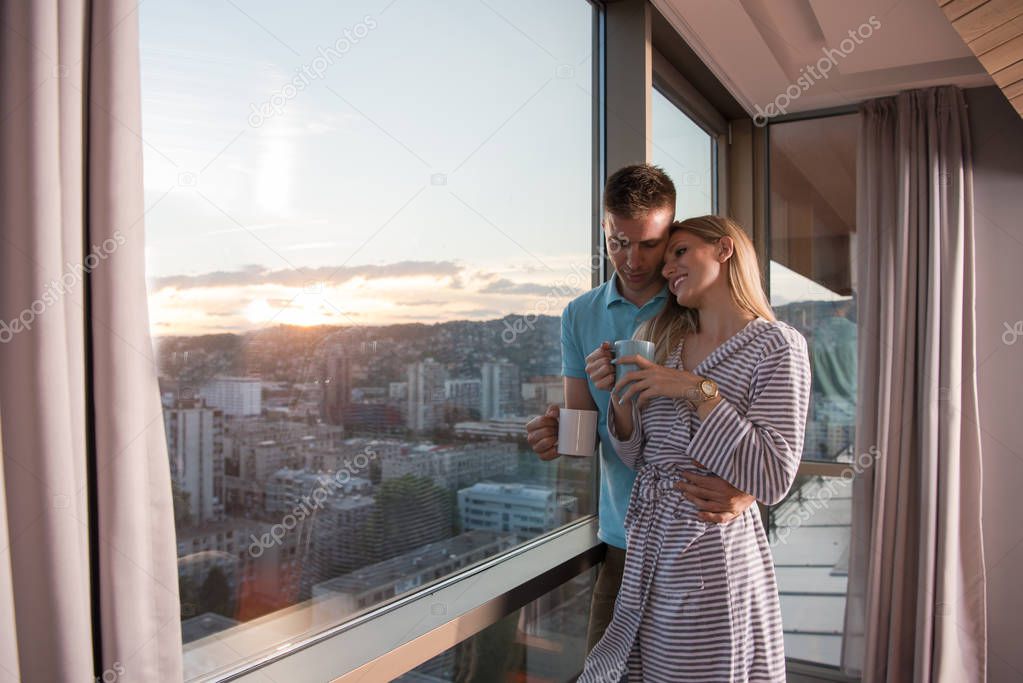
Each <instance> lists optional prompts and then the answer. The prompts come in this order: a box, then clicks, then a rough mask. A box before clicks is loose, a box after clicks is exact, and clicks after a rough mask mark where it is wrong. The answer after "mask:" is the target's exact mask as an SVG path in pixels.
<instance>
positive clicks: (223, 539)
mask: <svg viewBox="0 0 1023 683" xmlns="http://www.w3.org/2000/svg"><path fill="white" fill-rule="evenodd" d="M591 11H592V10H591V8H590V6H589V5H588V4H587V3H586V2H583V1H582V0H562V1H561V2H546V1H545V2H540V1H536V2H525V3H522V2H510V1H509V2H502V1H498V0H495V1H494V2H488V3H480V2H469V1H466V2H455V3H446V4H443V5H439V4H436V3H417V2H407V3H406V2H392V1H389V0H380V1H378V2H345V3H303V4H301V5H298V6H293V5H283V4H280V3H272V2H225V3H212V4H211V3H207V2H198V1H192V2H177V3H144V4H143V5H142V6H141V8H140V13H141V32H142V45H141V55H142V77H143V78H142V85H143V124H144V125H143V137H144V141H145V188H146V202H147V206H148V207H149V208H148V212H147V214H146V224H147V225H146V228H147V239H148V242H147V259H148V263H147V267H148V272H149V273H150V295H149V304H150V319H151V324H152V330H153V335H154V337H155V339H156V345H157V360H158V364H159V374H160V385H161V392H162V396H163V403H164V418H165V424H166V427H167V443H168V451H169V458H170V462H169V465H170V468H171V472H172V478H173V484H174V494H175V514H176V520H177V545H178V557H179V585H180V590H181V600H182V606H181V618H182V626H183V632H184V639H185V641H186V643H185V649H186V653H185V654H186V656H185V662H186V677H194V676H198V675H202V674H206V673H209V672H211V671H215V670H219V669H223V668H224V667H229V666H232V665H235V664H237V663H239V662H240V661H244V660H246V659H248V658H252V657H255V656H257V655H260V654H263V653H265V652H266V650H267V648H270V649H273V648H275V647H278V646H282V645H283V644H285V643H288V642H293V641H294V640H295V639H296V638H300V637H302V636H303V635H307V634H308V633H310V632H314V631H316V630H317V629H322V628H323V627H325V626H328V625H330V624H332V623H337V622H338V621H341V620H345V619H346V618H349V617H351V616H352V615H354V614H356V613H358V612H361V611H365V610H367V609H369V608H372V607H374V606H378V605H380V604H382V603H383V602H386V601H388V600H391V599H393V598H395V597H396V596H398V595H401V594H403V593H407V592H409V591H412V590H415V589H417V588H420V587H422V586H424V585H427V584H429V583H431V582H434V581H436V580H437V579H439V578H441V577H444V576H446V575H448V574H450V573H452V572H457V571H459V570H461V569H463V568H465V567H466V566H469V565H471V564H474V563H476V562H478V561H480V560H482V559H484V558H487V557H490V556H493V555H494V554H497V553H501V552H503V551H505V550H507V549H509V548H511V547H513V546H515V545H517V544H520V543H522V542H523V541H525V540H527V539H530V538H533V537H535V536H537V535H539V534H543V533H545V532H547V531H549V530H552V529H555V528H557V527H559V526H561V525H563V524H564V523H566V522H568V521H571V520H573V519H576V518H578V517H579V516H581V515H585V514H590V513H593V512H595V506H596V503H595V501H594V500H593V497H592V494H591V492H592V490H593V475H594V472H593V471H592V468H591V462H590V461H588V460H585V459H569V458H561V459H559V461H555V462H554V463H549V464H546V463H541V462H539V461H538V460H537V459H536V457H535V456H534V455H533V454H532V452H531V451H530V450H528V448H527V447H526V446H525V444H524V442H523V441H522V440H521V437H522V435H523V434H524V430H523V425H524V423H525V421H526V416H527V415H530V414H535V413H538V412H541V411H542V410H543V409H544V408H545V406H546V405H547V404H548V403H560V402H561V400H562V396H561V379H560V376H559V375H560V346H559V321H558V317H557V316H558V315H559V313H560V311H561V309H562V308H563V306H564V304H565V303H567V301H568V300H569V299H571V298H572V297H574V296H576V295H577V294H579V293H580V292H582V291H584V290H585V289H588V288H589V287H590V284H591V277H592V272H593V268H594V267H595V266H596V265H597V264H596V263H594V262H593V260H592V259H591V257H590V254H591V233H592V226H591V224H590V221H591V209H592V196H591V188H592V184H593V180H592V174H593V169H592V167H591V166H592V162H591V159H592V156H593V155H592V131H591V121H592V107H593V97H592V95H591V94H590V93H593V92H594V88H593V86H592V82H591V73H592V69H591V63H590V59H591V54H590V53H591V46H592V15H591ZM314 603H315V604H314ZM314 607H315V609H314ZM268 624H271V625H272V626H271V627H270V628H268V627H267V625H268ZM250 626H252V627H257V626H258V628H260V629H261V631H260V633H261V634H264V635H265V634H267V633H270V634H272V635H271V636H270V637H269V638H262V639H254V640H253V641H252V642H253V644H251V646H246V647H247V648H248V649H239V647H238V645H237V644H235V645H231V646H225V645H223V641H221V640H220V637H221V636H223V635H225V633H228V632H235V631H238V630H239V629H246V628H248V627H250ZM237 642H241V641H236V643H237Z"/></svg>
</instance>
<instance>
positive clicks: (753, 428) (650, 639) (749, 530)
mask: <svg viewBox="0 0 1023 683" xmlns="http://www.w3.org/2000/svg"><path fill="white" fill-rule="evenodd" d="M681 351H682V347H681V345H679V347H678V348H677V349H675V352H674V353H673V354H672V356H671V358H669V359H668V362H667V363H666V365H667V366H668V367H673V368H677V367H679V358H680V356H681ZM693 372H694V373H695V374H697V375H700V376H702V377H709V378H710V379H713V380H714V381H715V382H717V383H718V387H719V390H720V392H721V395H722V398H723V400H722V401H721V402H720V403H719V404H718V405H717V406H715V408H714V409H713V410H712V411H711V413H710V414H709V415H708V416H707V418H706V420H703V421H702V422H701V420H700V418H699V416H697V414H696V412H695V411H694V410H693V409H692V407H691V406H690V405H689V404H688V402H686V401H684V400H680V399H669V398H663V397H661V398H655V399H653V400H651V401H650V403H649V404H647V406H646V408H645V409H644V410H643V413H642V415H641V416H640V415H637V414H636V412H638V411H636V412H634V414H633V420H634V424H635V425H636V427H635V429H634V430H633V434H632V437H631V438H630V439H628V440H627V441H621V440H619V439H618V438H617V434H615V431H614V417H613V416H609V418H608V422H609V423H610V424H609V427H610V432H611V437H612V440H613V442H614V444H615V448H616V450H617V451H618V455H619V456H620V457H621V459H622V461H623V462H625V464H626V465H628V466H629V467H631V468H633V469H637V470H638V473H637V477H636V483H635V484H634V486H633V489H632V496H631V498H630V500H629V507H628V511H627V513H626V517H625V528H626V534H627V539H628V551H627V554H626V561H625V574H624V577H623V579H622V586H621V590H620V592H619V594H618V599H617V601H616V602H615V608H614V616H613V618H612V620H611V623H610V625H609V626H608V628H607V631H606V632H605V633H604V637H603V638H602V639H601V640H600V642H599V643H597V645H596V646H595V647H594V648H593V650H592V651H591V652H590V654H589V656H588V657H587V659H586V663H585V667H584V669H583V673H582V676H580V678H579V679H578V680H579V681H580V682H583V683H595V682H598V681H599V682H602V683H617V682H618V681H621V680H627V681H644V682H650V681H654V682H656V681H671V682H672V683H675V682H677V681H685V682H686V683H695V682H698V681H712V682H714V683H719V682H721V681H784V680H785V652H784V643H783V640H782V628H781V607H780V605H779V602H778V588H777V585H776V584H775V578H774V567H773V563H772V559H771V551H770V548H769V546H768V543H767V538H766V535H765V533H764V528H763V526H762V525H761V522H760V516H759V514H758V512H757V507H756V506H755V505H754V506H752V507H751V508H750V509H748V510H746V511H745V512H744V513H743V514H742V515H741V516H739V517H737V518H736V519H734V520H733V521H731V522H729V523H728V524H708V523H705V522H703V521H701V520H700V519H699V517H698V516H697V510H696V508H695V507H694V506H693V504H692V503H690V502H689V501H688V500H686V499H685V498H684V497H683V495H682V493H681V491H679V490H677V489H676V488H675V487H674V485H675V483H676V482H678V481H679V479H680V477H681V476H682V474H683V473H684V472H686V471H691V472H697V473H699V474H713V475H717V476H719V477H721V478H723V479H724V480H726V481H728V482H730V483H731V484H732V485H733V486H735V487H736V488H738V489H740V490H742V491H746V492H748V493H750V494H752V495H754V496H755V497H756V498H757V500H759V501H761V502H763V503H766V504H769V505H771V504H775V503H777V502H779V501H780V500H781V499H782V498H783V497H784V496H785V494H786V492H787V491H788V490H789V487H790V486H791V485H792V481H793V479H794V478H795V474H796V468H797V466H798V465H799V458H800V455H801V453H802V449H803V434H804V430H805V424H806V415H807V410H808V407H809V400H810V362H809V357H808V354H807V345H806V340H805V339H804V338H803V336H802V335H801V334H799V332H797V331H796V330H795V329H794V328H792V327H791V326H789V325H787V324H786V323H783V322H773V321H768V320H765V319H764V318H756V319H755V320H752V321H751V322H750V323H749V324H748V325H747V326H746V327H745V328H743V329H742V330H741V331H740V332H738V333H737V334H736V335H734V336H733V337H731V338H730V339H728V340H727V341H726V342H725V343H724V344H722V345H721V346H719V347H718V348H717V349H715V350H714V351H713V352H712V353H711V354H710V355H709V356H708V357H707V358H706V359H705V360H704V361H703V362H702V363H700V364H699V365H698V366H697V367H696V368H695V369H694V370H693ZM612 400H615V399H614V398H612ZM693 460H696V461H698V462H700V463H702V464H703V465H704V466H705V469H702V468H699V467H697V466H696V465H694V464H693Z"/></svg>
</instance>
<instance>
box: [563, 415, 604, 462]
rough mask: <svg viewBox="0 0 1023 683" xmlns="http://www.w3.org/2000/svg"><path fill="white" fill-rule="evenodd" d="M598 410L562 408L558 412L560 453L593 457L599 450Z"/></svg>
mask: <svg viewBox="0 0 1023 683" xmlns="http://www.w3.org/2000/svg"><path fill="white" fill-rule="evenodd" d="M599 418H600V413H598V412H597V411H596V410H574V409H572V408H561V409H560V410H559V411H558V453H560V454H562V455H579V456H592V455H593V454H594V452H595V451H596V450H597V420H598V419H599Z"/></svg>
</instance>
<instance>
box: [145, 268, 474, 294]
mask: <svg viewBox="0 0 1023 683" xmlns="http://www.w3.org/2000/svg"><path fill="white" fill-rule="evenodd" d="M460 272H461V267H460V266H458V265H457V264H455V263H452V262H450V261H400V262H398V263H388V264H384V265H364V266H341V267H336V266H320V267H318V268H282V269H279V270H271V269H269V268H266V267H265V266H259V265H248V266H244V267H243V268H241V269H240V270H228V271H225V270H218V271H213V272H209V273H199V274H197V275H169V276H165V277H157V278H153V280H152V289H153V291H154V292H155V291H159V290H161V289H168V288H174V289H193V288H200V287H245V286H252V285H282V286H285V287H306V286H308V285H313V284H317V283H321V282H322V283H327V284H328V285H329V286H336V285H340V284H342V283H344V282H347V281H348V280H351V279H353V278H357V277H361V278H365V279H367V280H375V279H382V278H402V277H422V276H433V277H457V276H458V274H459V273H460Z"/></svg>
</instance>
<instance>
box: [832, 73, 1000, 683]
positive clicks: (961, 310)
mask: <svg viewBox="0 0 1023 683" xmlns="http://www.w3.org/2000/svg"><path fill="white" fill-rule="evenodd" d="M861 116H862V123H861V128H860V140H859V161H858V188H857V194H858V199H857V203H858V208H857V230H858V233H859V236H858V241H859V244H860V245H861V246H860V249H859V254H860V257H859V263H858V273H857V274H858V279H859V283H860V295H861V298H860V302H861V303H860V307H859V310H860V314H859V315H860V325H861V327H860V335H861V337H860V338H861V340H862V343H861V344H860V350H859V368H858V373H859V386H860V394H859V405H858V415H857V428H856V450H857V453H861V454H862V453H869V452H871V449H872V448H876V449H877V451H876V452H877V458H876V460H875V461H874V463H873V465H872V466H870V467H869V468H867V469H866V471H865V472H863V473H862V474H861V475H860V476H858V477H857V478H856V480H855V483H854V489H853V493H854V497H853V500H854V503H853V526H852V547H851V557H850V575H849V600H848V603H847V610H846V623H845V628H846V638H845V645H844V652H843V664H844V667H845V668H846V669H847V670H849V671H850V672H854V673H855V672H859V671H862V677H863V680H864V681H891V682H896V681H897V682H899V683H903V682H907V681H920V682H923V681H982V680H985V677H986V637H987V636H986V616H985V583H984V553H983V546H982V544H981V539H982V534H981V451H980V428H979V426H978V425H979V423H978V417H977V386H976V377H975V374H976V373H975V370H976V351H975V348H974V317H973V316H974V313H973V309H974V307H973V299H974V262H973V259H974V251H973V181H972V169H971V161H970V142H969V130H968V126H967V119H966V106H965V103H964V100H963V95H962V92H961V91H960V90H959V89H957V88H952V87H943V88H932V89H927V90H920V91H912V92H905V93H902V94H900V95H898V96H897V97H891V98H883V99H879V100H873V101H870V102H867V103H866V104H865V105H864V106H863V107H862V108H861Z"/></svg>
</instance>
